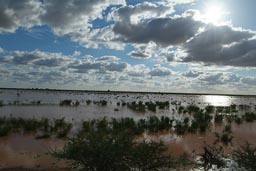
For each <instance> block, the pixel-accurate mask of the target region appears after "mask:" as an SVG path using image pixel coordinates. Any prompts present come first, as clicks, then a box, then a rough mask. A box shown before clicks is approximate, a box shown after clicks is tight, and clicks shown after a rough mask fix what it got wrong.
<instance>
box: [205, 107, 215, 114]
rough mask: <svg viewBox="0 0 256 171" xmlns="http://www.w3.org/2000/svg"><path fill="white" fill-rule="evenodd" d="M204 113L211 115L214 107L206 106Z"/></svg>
mask: <svg viewBox="0 0 256 171" xmlns="http://www.w3.org/2000/svg"><path fill="white" fill-rule="evenodd" d="M205 111H206V112H207V113H213V112H214V106H210V105H208V106H206V107H205Z"/></svg>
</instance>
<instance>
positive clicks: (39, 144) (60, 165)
mask: <svg viewBox="0 0 256 171" xmlns="http://www.w3.org/2000/svg"><path fill="white" fill-rule="evenodd" d="M64 143H65V141H64V140H59V139H44V140H36V139H35V138H34V135H19V134H12V135H9V136H8V137H2V138H0V170H30V169H32V170H33V169H35V170H68V169H67V166H68V161H64V160H59V159H58V160H57V159H56V158H54V157H52V156H51V155H49V154H48V152H49V150H50V149H61V148H62V147H63V146H64Z"/></svg>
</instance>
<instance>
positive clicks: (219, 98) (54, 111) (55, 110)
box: [0, 89, 256, 170]
mask: <svg viewBox="0 0 256 171" xmlns="http://www.w3.org/2000/svg"><path fill="white" fill-rule="evenodd" d="M63 101H64V102H65V101H66V102H67V101H68V102H70V104H69V105H64V106H63V105H60V104H61V103H62V102H63ZM157 101H161V102H166V101H168V103H169V104H170V105H169V106H168V108H167V109H159V108H157V109H156V111H154V112H152V111H149V110H146V111H144V112H141V111H134V110H131V109H130V108H128V107H127V105H126V104H127V103H132V102H136V103H139V102H142V103H146V102H157ZM102 102H104V103H106V104H104V105H102V104H103V103H102ZM75 104H77V105H75ZM189 105H195V106H198V107H200V108H202V109H204V108H205V107H206V106H208V105H211V106H214V107H216V108H217V107H218V108H225V109H226V108H227V109H226V110H225V112H223V113H222V112H220V113H221V114H225V115H231V114H233V113H235V114H236V115H238V116H239V115H243V114H244V113H246V112H255V107H256V96H234V95H230V96H227V95H198V94H195V95H193V94H168V93H131V92H89V91H54V90H16V89H2V90H0V106H1V107H0V117H21V118H37V119H40V118H49V119H54V118H63V117H64V118H65V120H66V121H68V122H71V123H72V124H73V128H72V131H73V132H75V131H76V130H77V129H79V127H80V125H79V124H81V121H86V120H92V119H98V118H103V117H106V118H109V119H110V118H124V117H130V118H134V119H135V120H138V119H141V118H147V117H149V116H159V117H160V116H168V117H170V118H174V119H176V120H181V121H182V120H184V118H186V117H190V115H189V114H188V112H183V113H180V112H178V110H179V108H180V107H181V106H184V107H186V106H189ZM232 105H233V106H235V110H232V109H231V108H230V106H232ZM214 114H216V113H213V115H214ZM224 125H225V123H224V124H223V125H218V124H214V123H212V125H211V126H210V129H208V130H207V131H206V132H205V133H203V134H201V133H195V134H191V133H187V132H186V133H185V134H184V135H177V134H176V133H175V132H174V131H173V130H170V131H161V132H157V133H144V134H143V135H142V137H141V138H143V139H146V140H155V141H159V140H162V141H164V142H165V143H166V144H168V146H169V147H170V152H171V153H173V154H174V155H180V154H183V153H187V154H190V155H192V154H194V153H199V152H200V151H201V150H202V147H203V145H204V144H205V143H207V144H214V143H215V144H218V143H220V142H216V133H221V132H222V130H223V129H224ZM231 132H232V136H233V141H232V144H228V145H226V146H225V148H224V150H225V151H226V152H227V153H228V152H229V151H230V150H232V149H233V148H236V147H238V146H240V145H241V144H243V143H245V141H248V142H250V143H251V144H254V145H256V141H255V140H256V123H255V122H250V123H247V122H243V123H241V124H237V123H231ZM66 141H67V139H56V138H48V139H43V140H37V139H35V138H34V135H30V134H25V135H21V134H18V133H17V134H16V133H13V134H10V135H8V136H3V137H1V138H0V169H11V168H14V169H15V168H22V169H24V168H27V169H28V168H33V169H35V170H44V169H45V170H47V169H48V170H49V169H50V168H51V169H52V168H55V169H60V170H65V169H66V166H67V164H68V161H61V160H57V159H55V158H53V157H51V156H50V155H48V154H47V153H48V152H49V149H55V148H57V149H59V148H62V147H63V145H64V143H65V142H66ZM222 146H223V144H222Z"/></svg>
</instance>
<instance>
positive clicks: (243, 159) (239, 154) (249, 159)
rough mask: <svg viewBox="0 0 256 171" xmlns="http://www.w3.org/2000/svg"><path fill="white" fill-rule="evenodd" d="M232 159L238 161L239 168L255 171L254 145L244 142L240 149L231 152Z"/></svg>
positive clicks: (255, 151)
mask: <svg viewBox="0 0 256 171" xmlns="http://www.w3.org/2000/svg"><path fill="white" fill-rule="evenodd" d="M233 159H234V160H235V161H236V162H237V163H238V166H239V167H240V168H245V169H246V170H247V171H255V168H256V147H255V146H254V147H253V146H252V145H250V144H249V143H246V144H245V145H244V146H241V148H240V149H238V150H235V151H234V152H233Z"/></svg>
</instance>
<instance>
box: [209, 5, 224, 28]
mask: <svg viewBox="0 0 256 171" xmlns="http://www.w3.org/2000/svg"><path fill="white" fill-rule="evenodd" d="M224 14H225V11H224V9H223V7H222V6H221V5H219V4H209V5H207V7H206V8H205V13H204V19H205V21H206V22H208V23H213V24H218V23H219V22H222V21H223V17H224Z"/></svg>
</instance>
